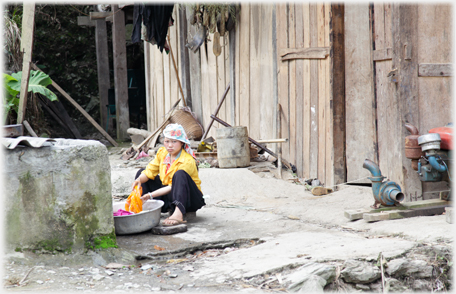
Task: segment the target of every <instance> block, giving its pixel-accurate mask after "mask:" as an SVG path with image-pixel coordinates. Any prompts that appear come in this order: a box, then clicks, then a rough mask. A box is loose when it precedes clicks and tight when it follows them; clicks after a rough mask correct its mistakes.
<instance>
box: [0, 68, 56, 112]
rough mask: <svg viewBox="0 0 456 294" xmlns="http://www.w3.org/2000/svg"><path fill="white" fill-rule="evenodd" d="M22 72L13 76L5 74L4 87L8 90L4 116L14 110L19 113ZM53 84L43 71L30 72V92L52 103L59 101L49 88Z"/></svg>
mask: <svg viewBox="0 0 456 294" xmlns="http://www.w3.org/2000/svg"><path fill="white" fill-rule="evenodd" d="M21 81H22V72H21V71H20V72H17V73H13V74H11V75H8V74H3V85H4V87H5V90H6V94H5V101H4V102H3V103H4V115H5V117H7V115H8V114H9V113H10V112H11V111H12V110H13V111H15V112H16V113H18V112H19V94H20V91H21ZM51 83H52V80H51V78H50V77H49V76H48V75H47V74H45V73H43V72H41V71H35V70H31V71H30V77H29V84H28V92H32V93H39V94H42V95H43V96H44V97H46V98H48V99H49V100H51V101H55V100H57V96H56V95H55V94H54V92H52V91H51V90H49V89H48V88H47V86H48V85H50V84H51Z"/></svg>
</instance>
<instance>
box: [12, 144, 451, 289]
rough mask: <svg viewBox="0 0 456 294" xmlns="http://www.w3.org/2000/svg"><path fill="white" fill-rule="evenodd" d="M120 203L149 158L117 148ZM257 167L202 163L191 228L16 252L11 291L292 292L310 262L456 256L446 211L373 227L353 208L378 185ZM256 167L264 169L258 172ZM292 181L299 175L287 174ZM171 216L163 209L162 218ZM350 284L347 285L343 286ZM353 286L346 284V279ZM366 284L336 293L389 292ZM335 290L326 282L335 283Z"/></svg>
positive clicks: (365, 203)
mask: <svg viewBox="0 0 456 294" xmlns="http://www.w3.org/2000/svg"><path fill="white" fill-rule="evenodd" d="M109 152H110V163H111V178H112V191H113V199H114V201H117V200H120V199H122V198H124V197H125V196H127V195H128V194H129V189H130V184H131V182H132V180H133V178H134V175H135V173H136V171H137V169H138V168H140V167H144V166H145V165H146V164H147V161H148V159H147V158H145V159H141V160H139V161H134V160H129V161H123V160H120V159H119V157H120V153H121V148H120V147H119V148H110V149H109ZM252 165H253V166H251V167H250V169H249V168H238V169H218V168H201V169H200V177H201V180H202V189H203V193H204V195H205V199H206V204H207V205H206V206H205V207H203V208H202V209H201V210H199V211H198V212H197V215H196V217H195V218H193V219H189V223H188V231H187V232H185V233H179V234H175V235H169V236H163V235H153V234H151V233H150V232H145V233H140V234H134V235H123V236H117V242H118V246H119V248H117V249H115V248H113V249H108V250H100V251H90V252H85V253H74V254H59V253H56V254H41V255H36V254H33V253H30V252H22V253H20V252H14V253H11V252H9V253H8V254H7V255H6V256H5V267H4V272H3V282H4V289H6V290H7V291H8V292H24V293H30V292H33V293H34V292H40V291H42V292H59V293H62V292H119V293H122V292H135V293H138V292H139V293H141V292H150V291H157V292H158V291H162V292H178V291H181V292H286V291H287V290H286V284H285V283H283V281H282V283H281V280H282V279H281V278H280V277H285V276H286V275H287V274H289V273H291V272H292V271H293V269H294V268H296V267H297V266H299V265H302V264H305V263H306V262H309V261H313V262H320V263H331V264H334V265H336V266H339V267H341V266H342V265H343V263H344V261H346V260H348V259H359V260H366V261H375V259H376V258H377V257H378V254H379V252H382V254H383V255H384V256H385V257H386V258H388V259H392V258H397V257H401V256H402V257H404V256H410V255H411V254H412V255H413V254H414V255H413V256H420V258H421V259H425V260H427V261H429V262H432V259H433V258H434V257H431V256H429V254H424V253H422V252H424V251H426V250H424V251H423V248H431V249H432V250H433V251H432V250H427V251H426V252H431V251H432V252H435V250H437V249H436V248H438V250H441V251H442V250H443V251H445V252H448V251H450V252H452V250H453V249H452V244H453V226H452V225H450V224H449V223H447V222H446V220H445V215H436V216H428V217H415V218H408V219H400V220H389V221H379V222H373V223H369V222H366V221H364V220H358V221H350V220H348V219H347V218H346V217H345V216H344V211H345V210H347V209H357V208H368V207H369V205H371V204H373V196H372V189H371V188H370V187H360V186H340V187H338V188H337V191H334V192H333V193H331V194H329V195H324V196H313V195H312V194H311V193H310V192H309V191H306V190H305V188H304V186H302V185H297V184H294V183H291V182H290V181H288V180H278V179H276V178H275V177H274V174H275V173H276V172H277V170H276V169H275V167H274V166H272V165H271V164H270V163H268V162H266V163H252ZM253 171H256V172H253ZM284 177H285V178H290V177H291V174H290V173H287V172H285V170H284ZM164 217H166V215H165V214H162V218H164ZM341 283H342V282H341ZM342 284H343V283H342ZM367 289H368V290H366V288H364V290H361V289H359V288H355V287H354V286H350V285H345V287H343V286H341V284H340V283H339V284H337V285H336V284H334V285H332V286H331V287H330V288H328V291H345V292H359V291H368V292H381V291H382V290H381V285H380V284H379V282H377V283H373V284H371V285H370V286H368V287H367ZM325 290H326V288H325Z"/></svg>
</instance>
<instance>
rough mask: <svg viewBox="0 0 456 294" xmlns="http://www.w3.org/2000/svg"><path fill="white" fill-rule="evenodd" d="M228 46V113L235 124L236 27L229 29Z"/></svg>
mask: <svg viewBox="0 0 456 294" xmlns="http://www.w3.org/2000/svg"><path fill="white" fill-rule="evenodd" d="M229 40H230V41H229V42H230V44H229V46H230V85H231V87H232V88H231V93H230V94H231V95H230V97H231V99H230V103H231V108H230V110H231V113H230V119H231V124H232V125H235V124H236V85H235V84H236V83H235V81H236V68H235V67H236V29H235V28H233V29H231V31H229Z"/></svg>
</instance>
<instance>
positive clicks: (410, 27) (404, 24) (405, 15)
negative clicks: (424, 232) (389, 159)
mask: <svg viewBox="0 0 456 294" xmlns="http://www.w3.org/2000/svg"><path fill="white" fill-rule="evenodd" d="M392 13H393V15H392V17H393V27H392V33H393V61H392V68H397V79H398V84H397V86H396V87H395V89H396V91H395V94H394V95H395V99H396V103H397V106H395V107H397V109H398V111H399V112H398V119H397V120H396V121H395V122H392V123H393V124H394V128H393V134H394V135H395V138H396V141H397V143H394V145H393V146H392V147H393V148H391V150H392V151H393V152H394V153H392V156H393V158H394V161H395V162H397V163H396V168H394V172H393V174H388V177H389V178H390V179H391V180H392V181H395V182H396V183H398V184H399V185H400V186H401V187H402V191H403V193H404V194H411V193H418V195H421V193H422V185H421V182H420V181H419V177H418V174H417V173H416V171H414V170H413V169H412V167H411V164H410V160H409V159H408V158H406V157H405V155H404V152H403V150H404V148H405V145H404V144H405V137H406V136H408V135H409V132H408V131H407V130H406V129H405V128H404V123H410V124H412V125H414V126H419V125H420V108H419V105H420V103H419V102H420V101H419V85H418V75H417V72H418V58H419V56H418V50H417V44H418V25H417V24H418V4H403V3H402V4H399V3H394V4H393V10H392ZM405 45H407V47H408V48H411V47H412V46H415V47H414V48H412V50H411V56H410V59H408V60H406V59H405V57H406V51H407V50H404V48H405ZM390 152H391V151H390Z"/></svg>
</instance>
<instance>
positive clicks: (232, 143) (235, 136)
mask: <svg viewBox="0 0 456 294" xmlns="http://www.w3.org/2000/svg"><path fill="white" fill-rule="evenodd" d="M216 141H217V160H218V164H219V167H220V168H235V167H246V166H249V165H250V148H249V135H248V132H247V127H243V126H241V127H229V128H218V129H217V131H216Z"/></svg>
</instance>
